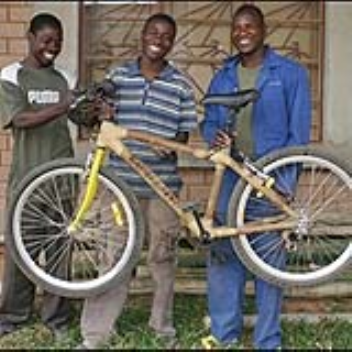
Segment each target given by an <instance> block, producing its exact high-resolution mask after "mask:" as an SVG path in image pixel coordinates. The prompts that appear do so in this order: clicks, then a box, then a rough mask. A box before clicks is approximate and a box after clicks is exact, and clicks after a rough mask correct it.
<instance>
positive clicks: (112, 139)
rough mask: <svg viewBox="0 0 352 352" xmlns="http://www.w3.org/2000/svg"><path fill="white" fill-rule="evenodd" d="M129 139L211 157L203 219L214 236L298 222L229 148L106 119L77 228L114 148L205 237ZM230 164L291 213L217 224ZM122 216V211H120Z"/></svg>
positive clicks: (73, 226)
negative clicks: (174, 138) (177, 138)
mask: <svg viewBox="0 0 352 352" xmlns="http://www.w3.org/2000/svg"><path fill="white" fill-rule="evenodd" d="M126 139H134V140H138V141H140V142H144V143H146V144H149V145H153V146H158V147H163V148H167V149H169V150H173V151H175V152H177V153H185V154H189V155H192V156H193V157H194V158H196V159H202V160H208V161H210V162H211V163H213V164H214V168H215V169H214V176H213V181H212V184H211V187H210V193H209V199H208V201H207V204H206V208H205V213H204V215H203V216H202V217H201V218H200V219H199V220H200V222H201V226H202V227H203V229H204V230H205V231H206V232H207V233H208V234H209V235H210V238H220V237H229V236H237V235H239V234H250V233H259V232H265V231H274V230H284V229H289V228H292V226H294V224H295V223H296V220H295V219H296V218H297V216H296V213H295V211H294V210H293V209H292V208H290V206H289V205H288V204H287V201H286V199H285V198H284V197H283V196H282V195H280V194H279V193H278V192H276V191H275V189H273V188H271V187H269V186H268V185H266V184H265V182H263V179H262V178H260V177H259V176H257V175H256V174H254V173H252V172H251V171H250V170H248V168H247V167H246V166H244V165H243V164H242V163H240V162H237V161H236V160H234V159H233V158H231V157H230V156H229V155H228V152H227V151H226V149H220V150H215V149H205V148H191V147H189V146H187V145H185V144H182V143H178V142H174V141H170V140H166V139H163V138H160V137H156V136H153V135H151V134H147V133H143V132H139V131H134V130H129V129H126V128H123V127H121V126H118V125H116V124H114V123H112V122H109V121H104V122H102V124H101V127H100V131H99V134H98V137H97V141H96V149H95V151H94V155H93V161H92V164H91V166H90V169H89V173H88V184H87V187H86V190H85V194H84V196H83V201H82V203H81V205H80V208H79V209H78V211H77V213H76V216H75V218H74V220H73V222H72V223H71V225H70V227H69V231H74V230H75V229H77V228H78V227H79V224H80V222H81V220H82V219H83V218H84V215H85V213H86V212H87V211H88V210H89V208H90V205H91V204H92V202H93V200H94V196H95V194H96V191H97V189H98V183H99V180H98V172H99V169H100V168H101V167H102V165H103V163H104V160H105V156H106V154H107V151H108V150H112V151H113V152H114V153H115V154H116V155H118V156H119V157H120V158H121V159H122V160H124V161H125V162H126V163H127V164H128V165H129V166H130V167H131V168H132V169H133V170H134V171H135V172H137V173H138V174H139V175H141V177H143V179H144V180H145V181H146V182H147V183H148V184H149V185H150V186H151V188H152V189H153V190H154V191H155V192H156V193H157V194H158V195H159V196H160V198H162V199H163V200H164V201H165V202H166V203H167V204H168V205H169V206H170V207H171V208H172V209H173V210H174V211H175V212H176V214H177V215H178V216H179V218H180V221H181V224H182V225H183V226H185V227H186V228H188V229H189V230H190V232H191V234H192V235H193V236H196V237H198V238H199V237H201V235H202V233H201V228H200V226H199V223H198V221H197V219H196V218H195V216H194V214H193V213H192V212H191V211H187V210H184V209H183V208H182V206H181V202H180V200H179V199H178V197H177V196H175V194H174V193H173V192H172V191H171V190H170V189H169V188H168V187H167V186H166V185H165V184H164V183H163V182H162V181H161V180H160V178H159V177H158V176H157V175H156V174H154V173H153V172H152V170H151V169H150V168H149V167H148V166H147V165H145V164H144V163H142V162H141V161H140V160H139V159H138V158H136V157H135V156H134V155H133V154H132V153H131V151H130V150H129V149H128V148H127V146H126V145H125V144H124V143H123V141H124V140H126ZM226 168H230V169H232V170H233V171H234V172H235V173H237V174H238V175H239V176H240V177H241V178H243V179H245V180H246V181H247V182H248V183H249V184H250V185H251V186H253V188H254V189H256V190H257V191H258V193H259V194H262V195H264V196H266V197H267V198H268V199H269V200H270V201H272V202H273V203H274V204H275V205H276V206H277V207H278V208H279V209H281V210H282V212H283V213H284V214H286V215H287V216H285V215H284V216H283V215H281V216H276V217H272V218H266V219H263V220H261V221H257V222H251V223H250V224H249V225H243V226H241V227H240V228H235V227H227V226H215V225H214V214H215V210H216V205H217V201H218V197H219V192H220V186H221V181H222V178H223V175H224V172H225V170H226ZM117 216H118V215H117Z"/></svg>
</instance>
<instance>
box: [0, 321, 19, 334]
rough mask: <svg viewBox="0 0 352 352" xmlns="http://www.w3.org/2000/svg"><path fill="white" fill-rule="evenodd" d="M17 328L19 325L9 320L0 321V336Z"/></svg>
mask: <svg viewBox="0 0 352 352" xmlns="http://www.w3.org/2000/svg"><path fill="white" fill-rule="evenodd" d="M15 330H17V326H16V325H15V324H13V323H10V322H7V321H1V322H0V337H3V336H5V335H7V334H10V333H12V332H14V331H15Z"/></svg>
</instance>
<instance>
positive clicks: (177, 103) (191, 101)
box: [108, 60, 197, 198]
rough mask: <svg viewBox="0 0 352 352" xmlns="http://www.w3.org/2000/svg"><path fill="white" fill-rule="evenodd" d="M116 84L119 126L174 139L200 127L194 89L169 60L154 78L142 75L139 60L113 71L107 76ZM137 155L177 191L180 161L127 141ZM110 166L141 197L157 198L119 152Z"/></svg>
mask: <svg viewBox="0 0 352 352" xmlns="http://www.w3.org/2000/svg"><path fill="white" fill-rule="evenodd" d="M108 78H109V79H111V80H112V81H113V82H114V84H115V86H116V92H115V93H116V107H115V109H116V113H115V120H116V122H117V123H118V124H119V125H120V126H124V127H126V128H130V129H133V130H137V131H141V132H148V133H152V134H154V135H157V136H161V137H164V138H169V139H174V138H175V136H176V134H177V133H178V132H190V131H191V130H193V129H195V128H196V126H197V115H196V106H195V98H194V92H193V90H192V88H191V86H190V84H189V82H188V80H187V79H186V78H185V77H184V75H183V74H182V73H181V72H180V71H179V70H177V69H176V68H175V67H174V66H172V65H171V64H170V63H169V64H168V65H167V66H166V67H165V69H164V70H163V71H162V72H161V73H160V75H159V76H158V77H156V78H155V79H153V80H152V81H149V80H147V79H146V78H144V77H143V75H142V74H141V72H140V69H139V64H138V61H137V60H136V61H133V62H130V63H128V64H125V65H124V66H120V67H118V68H115V69H113V70H111V72H110V73H109V75H108ZM126 144H127V145H128V147H129V148H130V149H131V151H132V152H133V154H134V155H136V156H137V157H138V158H140V159H141V160H142V161H143V162H145V163H146V164H147V165H148V166H149V167H151V169H152V170H153V171H154V172H155V173H156V174H157V175H158V176H159V177H160V178H161V180H162V181H163V182H164V183H165V184H166V185H167V186H168V187H170V189H171V190H173V191H174V192H175V193H177V192H179V190H180V187H181V179H180V177H179V175H178V173H177V160H176V159H172V158H165V157H161V156H160V155H158V154H157V153H155V151H153V149H151V148H150V147H148V146H147V145H145V144H144V143H140V142H137V141H133V140H130V141H126ZM110 165H112V166H114V168H115V170H116V171H117V173H118V175H119V176H121V177H122V178H123V179H124V180H125V181H126V182H127V184H128V185H130V186H131V187H132V189H133V190H134V191H135V192H136V194H137V195H138V196H141V197H148V198H151V197H155V196H156V194H155V193H154V191H152V190H151V189H150V187H149V185H147V184H146V183H145V182H144V180H143V179H142V178H141V177H140V176H139V175H137V174H136V173H135V172H134V171H133V170H131V169H130V168H129V167H128V165H127V164H126V163H124V162H123V161H122V160H121V159H120V158H118V157H117V156H116V155H114V154H112V155H111V156H110Z"/></svg>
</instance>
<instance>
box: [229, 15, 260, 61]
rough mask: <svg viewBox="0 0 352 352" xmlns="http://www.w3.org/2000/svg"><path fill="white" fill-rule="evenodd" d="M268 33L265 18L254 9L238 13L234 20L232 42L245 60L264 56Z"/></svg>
mask: <svg viewBox="0 0 352 352" xmlns="http://www.w3.org/2000/svg"><path fill="white" fill-rule="evenodd" d="M265 35H266V29H265V23H264V21H263V19H262V18H261V17H260V16H259V15H257V14H256V13H255V12H253V11H242V12H240V13H238V14H237V15H236V16H235V17H234V19H233V22H232V33H231V37H232V42H233V44H234V46H235V47H236V49H237V50H238V51H239V53H240V55H241V56H242V58H243V59H244V60H252V59H253V60H256V61H257V60H258V59H259V58H261V57H262V56H263V52H264V39H265Z"/></svg>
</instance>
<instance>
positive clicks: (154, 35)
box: [142, 19, 176, 62]
mask: <svg viewBox="0 0 352 352" xmlns="http://www.w3.org/2000/svg"><path fill="white" fill-rule="evenodd" d="M175 35H176V30H175V27H174V26H173V25H172V24H171V23H169V22H167V21H164V20H162V19H155V20H152V21H150V22H149V23H147V24H146V26H145V27H144V29H143V31H142V56H143V58H144V59H147V60H148V61H151V62H159V61H163V60H164V58H165V56H166V55H167V54H168V53H169V52H170V51H171V49H172V46H173V44H174V40H175Z"/></svg>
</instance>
